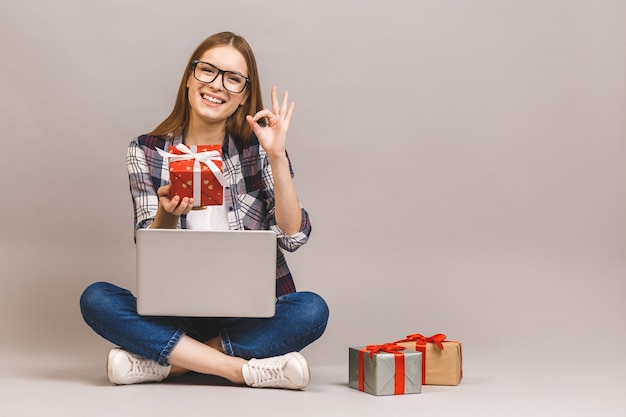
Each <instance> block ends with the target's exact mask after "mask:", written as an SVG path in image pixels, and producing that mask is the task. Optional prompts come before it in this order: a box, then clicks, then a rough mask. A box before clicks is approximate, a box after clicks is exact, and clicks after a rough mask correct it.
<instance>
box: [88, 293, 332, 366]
mask: <svg viewBox="0 0 626 417" xmlns="http://www.w3.org/2000/svg"><path fill="white" fill-rule="evenodd" d="M80 309H81V313H82V315H83V318H84V320H85V322H86V323H87V324H88V325H89V326H90V327H91V328H92V329H93V330H94V331H95V332H96V333H98V334H99V335H100V336H102V337H103V338H105V339H106V340H108V341H110V342H111V343H113V344H115V345H117V346H120V347H121V348H122V349H125V350H128V351H130V352H133V353H136V354H138V355H141V356H143V357H146V358H148V359H152V360H153V361H155V362H158V363H159V364H160V365H168V358H169V356H170V353H171V352H172V350H173V349H174V347H175V346H176V344H177V343H178V341H179V340H180V339H181V337H183V335H188V336H190V337H192V338H194V339H196V340H199V341H201V342H205V341H207V340H209V339H212V338H214V337H216V336H219V337H220V339H221V340H222V346H223V347H224V351H225V352H226V353H227V354H228V355H231V356H238V357H241V358H244V359H250V358H266V357H270V356H278V355H283V354H285V353H288V352H293V351H298V350H301V349H303V348H304V347H305V346H307V345H309V344H310V343H312V342H313V341H315V340H316V339H318V338H319V337H320V336H321V335H322V333H324V330H325V329H326V323H327V322H328V306H327V305H326V302H325V301H324V300H323V299H322V298H321V297H320V296H319V295H317V294H314V293H311V292H295V293H291V294H287V295H283V296H281V297H278V299H277V302H276V314H275V315H274V317H271V318H204V317H202V318H198V317H153V316H149V317H148V316H140V315H139V314H137V299H136V298H135V296H133V294H132V293H131V292H130V291H128V290H125V289H123V288H120V287H118V286H116V285H113V284H109V283H106V282H97V283H95V284H91V285H90V286H89V287H87V289H86V290H85V291H84V292H83V294H82V296H81V298H80Z"/></svg>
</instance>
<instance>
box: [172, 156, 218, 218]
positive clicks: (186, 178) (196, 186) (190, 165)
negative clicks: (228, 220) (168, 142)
mask: <svg viewBox="0 0 626 417" xmlns="http://www.w3.org/2000/svg"><path fill="white" fill-rule="evenodd" d="M168 151H169V153H165V152H160V153H161V155H162V156H163V157H164V158H167V159H169V170H170V183H171V185H172V189H171V195H172V196H174V195H178V196H180V198H181V199H182V198H184V197H189V198H192V197H193V200H194V202H193V205H194V207H202V206H217V205H222V204H224V185H225V184H226V180H225V179H224V175H223V173H222V145H190V146H189V147H187V146H185V145H183V144H178V145H176V146H170V147H169V149H168Z"/></svg>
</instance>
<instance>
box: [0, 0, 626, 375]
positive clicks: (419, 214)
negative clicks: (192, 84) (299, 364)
mask: <svg viewBox="0 0 626 417" xmlns="http://www.w3.org/2000/svg"><path fill="white" fill-rule="evenodd" d="M221 30H232V31H235V32H237V33H240V34H242V35H244V36H245V37H246V38H247V39H248V40H249V42H250V43H251V45H252V47H253V48H254V50H255V52H256V56H257V59H258V61H259V64H260V71H261V77H262V83H263V90H264V92H265V94H266V95H265V100H266V101H267V102H269V90H270V88H271V86H272V85H274V84H276V85H278V86H279V88H280V89H281V90H284V89H288V90H289V93H290V97H291V98H292V99H293V100H294V101H295V102H296V109H295V116H294V119H293V123H292V128H291V131H290V135H289V143H288V149H289V151H290V155H291V157H292V162H293V164H294V168H295V172H296V184H297V187H298V191H299V195H300V198H301V200H302V202H303V204H304V205H305V207H306V208H307V209H308V210H309V212H310V214H311V216H312V220H313V227H314V231H313V235H312V239H311V241H310V243H309V244H308V245H306V246H305V247H303V248H302V249H301V250H300V251H298V252H296V253H294V254H293V255H289V257H288V260H289V262H290V265H291V267H292V270H293V272H294V275H295V276H296V280H297V285H298V288H299V289H300V290H313V291H316V292H318V293H320V294H321V295H323V296H324V297H325V298H326V299H327V301H328V303H329V305H330V308H331V320H330V323H329V327H328V330H327V333H326V334H325V335H324V337H323V338H322V339H320V341H318V342H317V343H316V344H314V345H313V346H311V347H309V348H307V352H308V357H309V358H310V359H311V361H312V363H317V364H322V363H337V364H339V365H340V366H343V365H344V364H345V361H346V358H347V347H348V346H355V345H362V344H366V343H382V342H386V341H390V340H395V339H397V338H400V337H403V336H405V335H406V334H409V333H415V332H421V333H424V334H430V333H437V332H443V333H446V334H447V335H448V336H449V338H451V339H457V340H462V341H463V343H464V355H465V356H464V358H465V365H466V374H467V375H471V374H474V375H476V374H479V373H480V369H478V368H479V367H478V366H477V365H476V364H477V363H479V359H480V358H482V360H483V362H482V363H497V364H498V365H497V366H499V367H501V368H502V369H504V370H506V369H507V366H509V365H510V364H512V363H517V364H518V365H519V364H520V363H522V364H524V363H529V364H530V363H532V364H537V363H543V364H544V365H545V366H552V365H554V364H562V365H564V366H568V365H567V364H568V363H569V362H570V361H571V360H572V358H580V357H584V358H585V361H586V363H591V364H593V363H594V361H595V360H597V358H598V357H601V359H602V360H603V361H606V362H603V363H607V364H609V365H607V372H613V371H614V370H615V369H616V368H615V366H619V367H621V369H623V368H624V364H623V359H622V353H623V350H624V344H625V336H624V335H623V330H624V318H625V317H626V307H625V303H624V295H625V292H626V284H625V281H624V274H625V273H626V257H625V255H626V253H625V249H626V236H625V234H624V231H625V226H626V225H625V216H624V214H625V213H626V198H625V197H626V196H625V193H624V190H625V188H624V187H625V185H626V164H624V151H625V146H626V140H625V139H626V126H625V115H626V113H625V111H626V100H625V99H626V59H625V51H626V4H625V2H623V1H609V0H601V1H598V0H594V1H591V0H590V1H581V0H577V1H570V0H548V1H545V0H541V1H539V0H537V1H512V0H492V1H434V0H433V1H389V2H382V3H381V2H374V1H363V0H359V1H326V0H324V1H316V2H308V3H300V2H293V1H269V2H256V1H228V2H226V1H223V2H210V1H206V0H205V1H191V0H184V1H177V2H169V1H154V0H151V1H133V2H128V1H121V0H109V1H106V2H104V1H102V2H90V1H82V0H80V1H79V0H75V1H69V0H63V1H56V2H45V1H28V0H26V1H19V2H18V1H7V0H3V1H2V3H0V51H2V58H1V59H0V92H1V93H0V126H1V127H2V134H1V137H2V153H3V156H2V163H1V164H0V170H1V171H0V175H1V178H2V188H1V189H2V204H0V222H1V224H0V226H1V227H0V230H1V232H0V233H1V239H0V265H2V276H3V280H2V282H3V289H2V291H0V309H1V310H0V313H1V314H0V335H1V336H0V346H1V347H2V348H3V349H4V350H7V351H11V350H12V351H21V352H34V353H35V354H38V352H45V353H46V354H48V355H50V354H54V353H59V352H70V353H72V354H79V352H83V351H85V350H88V349H101V350H102V352H104V351H105V350H106V349H107V348H108V346H109V345H108V344H107V343H106V342H105V341H103V340H101V339H99V338H98V337H97V336H96V335H95V334H93V333H92V332H91V330H90V329H88V328H87V326H86V325H84V324H83V322H82V319H81V317H80V314H79V309H78V298H79V296H80V293H81V292H82V290H83V289H84V287H85V286H87V285H88V284H89V283H91V282H93V281H96V280H106V281H111V282H114V283H116V284H118V285H122V286H125V287H128V288H131V289H133V288H134V281H133V276H134V244H133V240H132V208H131V201H130V196H129V193H128V183H127V177H126V170H125V151H126V147H127V145H128V143H129V141H130V140H131V139H132V138H133V137H134V136H137V135H139V134H142V133H145V132H147V131H149V130H151V129H152V128H153V127H155V126H156V124H158V123H159V122H160V121H161V120H162V119H163V118H164V117H165V116H166V115H167V114H168V113H169V111H170V110H171V107H172V105H173V102H174V95H175V93H176V89H177V86H178V82H179V79H180V76H181V73H182V71H183V67H184V64H185V63H186V60H187V59H188V57H189V54H190V53H191V52H192V50H193V49H194V48H195V47H196V45H197V44H198V43H199V42H200V41H201V40H202V39H204V38H205V37H206V36H208V35H210V34H212V33H214V32H217V31H221ZM170 261H171V262H180V261H181V260H175V259H170ZM594 347H596V348H598V349H600V347H601V354H599V355H598V354H596V355H593V354H590V349H593V348H594ZM102 363H104V356H102ZM610 364H614V366H613V365H610ZM346 369H347V367H346Z"/></svg>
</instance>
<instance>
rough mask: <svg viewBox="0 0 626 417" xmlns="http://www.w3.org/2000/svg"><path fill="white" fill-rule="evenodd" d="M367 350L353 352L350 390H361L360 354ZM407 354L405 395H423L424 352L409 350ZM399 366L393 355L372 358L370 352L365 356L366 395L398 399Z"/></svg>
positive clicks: (350, 352)
mask: <svg viewBox="0 0 626 417" xmlns="http://www.w3.org/2000/svg"><path fill="white" fill-rule="evenodd" d="M364 347H365V346H361V347H351V348H349V352H348V353H349V358H348V359H349V361H348V362H349V365H348V366H349V380H348V386H349V387H350V388H354V389H359V352H360V351H361V349H363V348H364ZM400 353H403V354H404V394H419V393H421V392H422V352H417V351H415V350H411V349H405V350H403V351H401V352H400ZM395 375H396V364H395V358H394V355H393V353H386V352H378V353H376V354H374V356H373V357H372V358H370V354H369V352H365V353H364V355H363V391H365V392H367V393H368V394H372V395H394V391H395Z"/></svg>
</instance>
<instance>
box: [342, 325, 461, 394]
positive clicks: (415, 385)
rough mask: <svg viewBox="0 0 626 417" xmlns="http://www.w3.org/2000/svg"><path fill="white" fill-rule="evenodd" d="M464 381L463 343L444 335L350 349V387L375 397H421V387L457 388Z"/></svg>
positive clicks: (411, 338)
mask: <svg viewBox="0 0 626 417" xmlns="http://www.w3.org/2000/svg"><path fill="white" fill-rule="evenodd" d="M461 378H463V364H462V353H461V342H458V341H453V340H446V335H444V334H435V335H433V336H430V337H426V336H423V335H421V334H412V335H409V336H407V337H406V338H404V339H401V340H397V341H395V342H391V343H384V344H382V345H368V346H362V347H351V348H349V386H350V388H354V389H358V390H360V391H363V392H367V393H369V394H372V395H400V394H419V393H421V392H422V385H458V384H459V382H461Z"/></svg>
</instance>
